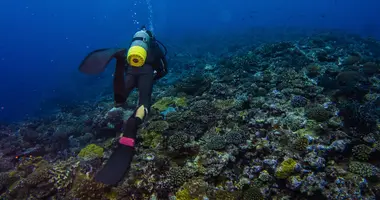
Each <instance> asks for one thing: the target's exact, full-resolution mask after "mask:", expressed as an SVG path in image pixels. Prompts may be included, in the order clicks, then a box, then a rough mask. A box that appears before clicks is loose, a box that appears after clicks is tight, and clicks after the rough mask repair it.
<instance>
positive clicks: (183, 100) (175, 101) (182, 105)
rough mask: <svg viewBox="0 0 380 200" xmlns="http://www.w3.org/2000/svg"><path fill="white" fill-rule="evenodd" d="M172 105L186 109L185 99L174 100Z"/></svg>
mask: <svg viewBox="0 0 380 200" xmlns="http://www.w3.org/2000/svg"><path fill="white" fill-rule="evenodd" d="M174 103H175V105H176V106H179V107H186V106H187V102H186V98H185V97H179V98H175V99H174Z"/></svg>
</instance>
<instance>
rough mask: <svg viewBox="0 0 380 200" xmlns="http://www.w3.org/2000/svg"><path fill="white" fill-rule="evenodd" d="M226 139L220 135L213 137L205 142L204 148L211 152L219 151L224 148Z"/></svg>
mask: <svg viewBox="0 0 380 200" xmlns="http://www.w3.org/2000/svg"><path fill="white" fill-rule="evenodd" d="M226 144H227V142H226V138H225V137H224V136H221V135H213V136H211V137H210V138H208V140H207V144H206V147H207V148H208V149H211V150H221V149H224V147H225V146H226Z"/></svg>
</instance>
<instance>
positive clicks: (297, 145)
mask: <svg viewBox="0 0 380 200" xmlns="http://www.w3.org/2000/svg"><path fill="white" fill-rule="evenodd" d="M308 145H309V140H308V139H307V138H306V137H298V138H297V139H296V140H295V141H294V149H296V150H298V151H304V150H306V147H307V146H308Z"/></svg>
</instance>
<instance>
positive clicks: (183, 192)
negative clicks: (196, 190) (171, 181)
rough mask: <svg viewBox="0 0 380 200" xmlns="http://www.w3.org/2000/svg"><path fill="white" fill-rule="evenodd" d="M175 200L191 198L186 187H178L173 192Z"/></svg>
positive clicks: (189, 199)
mask: <svg viewBox="0 0 380 200" xmlns="http://www.w3.org/2000/svg"><path fill="white" fill-rule="evenodd" d="M175 196H176V199H177V200H191V196H190V192H189V190H187V189H184V188H182V189H180V190H178V191H177V193H176V194H175Z"/></svg>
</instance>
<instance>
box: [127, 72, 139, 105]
mask: <svg viewBox="0 0 380 200" xmlns="http://www.w3.org/2000/svg"><path fill="white" fill-rule="evenodd" d="M136 81H137V78H136V75H133V74H131V73H127V76H126V80H125V99H128V96H129V95H130V94H131V92H132V91H133V89H134V88H135V87H136V85H137V82H136ZM124 102H125V101H124Z"/></svg>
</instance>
